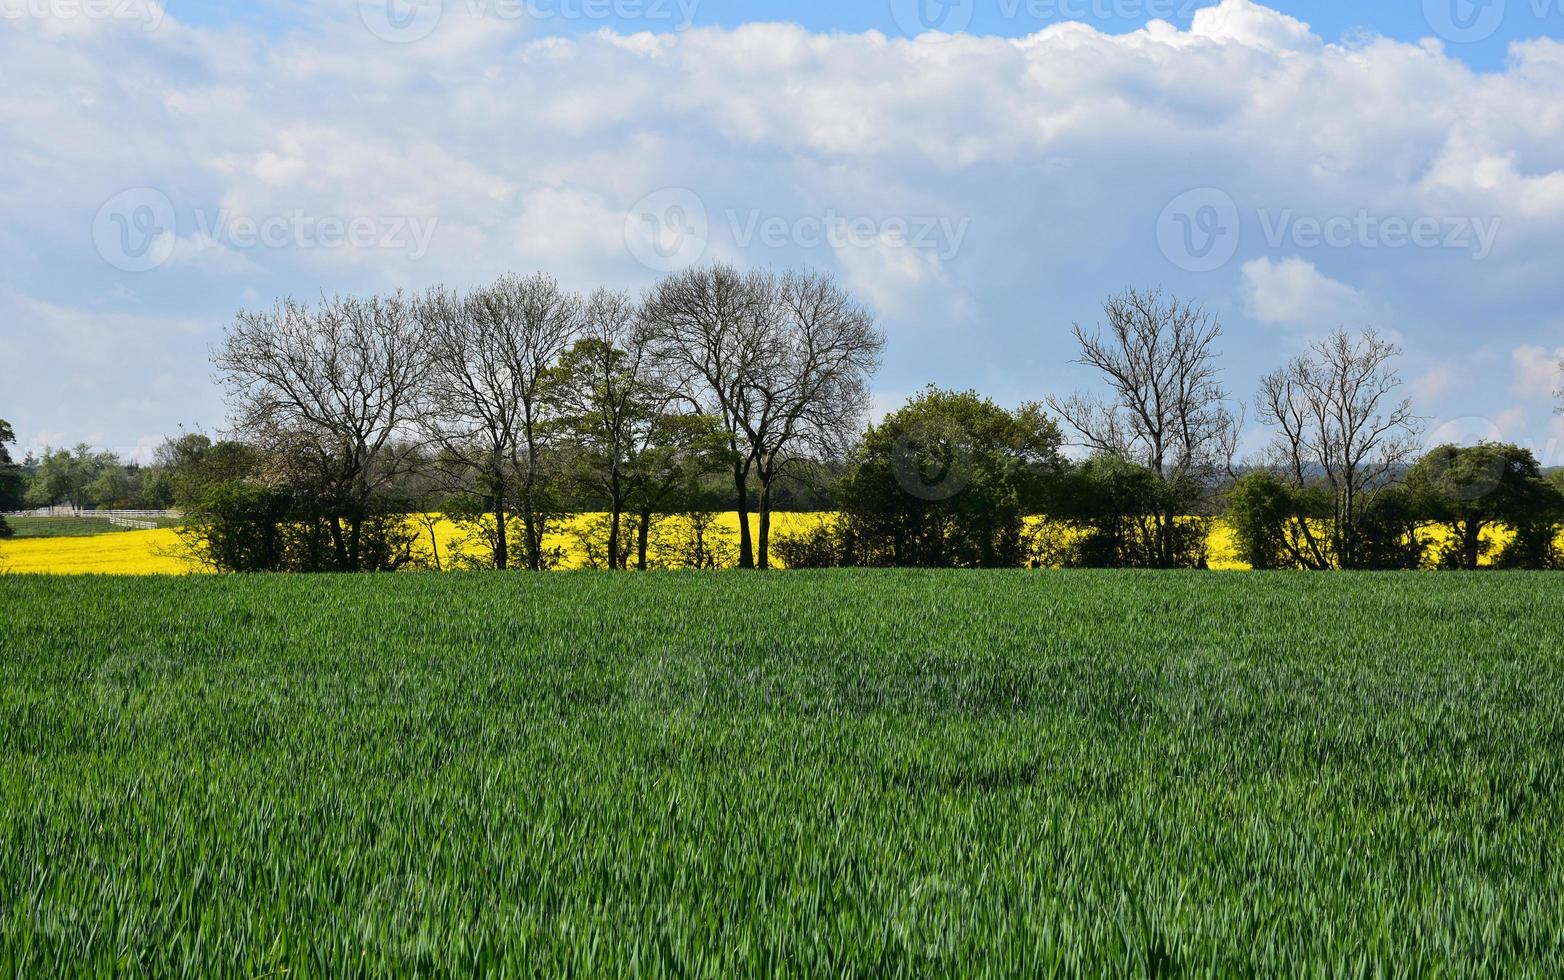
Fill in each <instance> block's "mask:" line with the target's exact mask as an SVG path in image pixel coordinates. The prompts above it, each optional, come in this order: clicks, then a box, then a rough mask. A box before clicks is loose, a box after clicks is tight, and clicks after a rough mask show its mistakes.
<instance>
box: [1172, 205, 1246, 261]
mask: <svg viewBox="0 0 1564 980" xmlns="http://www.w3.org/2000/svg"><path fill="white" fill-rule="evenodd" d="M1242 237H1243V236H1242V225H1241V223H1240V221H1239V217H1238V204H1237V202H1235V201H1234V200H1233V197H1232V195H1230V194H1228V193H1227V192H1226V191H1222V190H1218V189H1216V188H1215V187H1199V188H1196V189H1195V190H1191V191H1185V192H1184V193H1183V194H1180V195H1179V196H1178V197H1175V198H1174V199H1173V200H1171V201H1169V202H1168V206H1167V207H1165V208H1163V209H1162V214H1161V215H1160V216H1159V217H1158V218H1157V245H1158V246H1159V247H1160V248H1161V249H1162V254H1163V255H1164V256H1166V257H1167V259H1168V261H1169V262H1172V263H1173V264H1174V265H1176V266H1178V267H1179V268H1180V269H1183V270H1184V271H1185V272H1214V271H1215V270H1217V269H1220V268H1222V266H1224V265H1226V264H1227V263H1229V262H1231V261H1232V259H1233V256H1234V255H1236V254H1237V253H1238V244H1239V241H1240V240H1241V238H1242Z"/></svg>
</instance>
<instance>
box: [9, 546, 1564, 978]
mask: <svg viewBox="0 0 1564 980" xmlns="http://www.w3.org/2000/svg"><path fill="white" fill-rule="evenodd" d="M1561 638H1564V578H1558V577H1547V576H1533V577H1528V576H1503V575H1486V576H1462V575H1448V576H1432V575H1409V576H1399V577H1398V576H1382V577H1372V576H1359V575H1348V574H1342V575H1332V576H1307V575H1297V574H1287V575H1274V576H1273V575H1259V574H1257V575H1243V576H1220V575H1209V574H1207V575H1201V574H1177V573H1150V574H1137V573H1125V572H1117V573H1095V574H1094V573H1023V572H1015V573H1003V572H999V573H964V572H942V573H917V572H907V573H863V572H839V573H788V574H769V575H766V574H761V575H753V574H752V575H747V576H746V575H739V574H707V575H617V576H611V575H589V574H576V575H568V574H561V575H553V576H536V577H529V576H524V575H511V576H498V575H489V576H463V575H452V576H420V575H403V576H389V577H368V576H365V577H355V578H285V577H278V578H254V579H232V578H227V579H225V578H209V579H189V580H186V579H161V580H143V579H125V580H86V579H51V578H32V577H26V578H21V577H15V576H9V577H8V576H0V660H3V667H4V674H3V677H4V684H3V688H0V739H3V751H0V975H3V976H7V977H9V976H15V975H26V976H71V975H77V974H87V973H91V974H97V975H104V976H107V975H110V974H114V975H146V976H172V975H180V976H191V977H216V976H232V977H252V978H253V977H262V976H266V977H278V978H281V977H306V976H358V975H371V974H379V975H408V974H412V973H414V972H417V973H418V974H420V975H424V976H429V975H451V976H463V977H465V976H476V975H496V976H497V975H502V974H503V975H512V976H516V975H526V976H556V975H560V974H568V975H576V976H620V975H628V974H637V975H643V976H655V975H676V976H712V977H718V976H731V975H735V974H739V975H756V974H764V975H775V974H785V975H792V976H815V975H827V974H829V975H834V976H866V977H867V976H872V977H881V976H898V975H900V976H929V975H981V974H989V975H998V974H1008V975H1030V976H1036V975H1063V976H1076V975H1088V976H1121V975H1126V974H1127V975H1156V976H1168V975H1191V974H1193V975H1221V976H1231V975H1249V974H1262V975H1275V974H1285V975H1311V976H1319V977H1338V976H1385V977H1391V976H1425V975H1436V976H1437V975H1445V976H1495V977H1497V976H1516V975H1521V976H1526V975H1529V976H1537V977H1555V976H1559V975H1561V973H1564V925H1561V924H1564V811H1561V805H1564V801H1561V794H1564V650H1561Z"/></svg>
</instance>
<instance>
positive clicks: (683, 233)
mask: <svg viewBox="0 0 1564 980" xmlns="http://www.w3.org/2000/svg"><path fill="white" fill-rule="evenodd" d="M721 218H722V221H723V222H724V223H725V225H726V231H727V236H728V239H729V240H730V241H732V243H733V244H734V245H735V246H736V247H737V248H740V249H751V248H769V249H783V248H798V249H806V250H807V249H817V248H823V247H827V246H829V247H830V248H832V249H833V250H835V251H838V252H840V251H846V250H850V249H881V250H886V249H910V250H915V251H920V252H924V253H926V254H928V255H931V256H933V257H934V259H936V260H938V261H942V262H945V261H950V260H951V259H954V258H955V257H956V255H957V253H958V252H960V250H961V247H962V245H963V244H964V243H965V241H966V238H967V232H968V231H969V230H970V229H971V225H972V220H971V219H970V218H960V219H957V218H951V217H948V216H947V217H936V216H892V217H868V216H856V217H855V216H850V215H844V214H841V213H839V212H837V211H835V210H827V211H825V212H823V213H821V214H806V215H782V214H775V213H770V212H768V211H766V210H764V209H761V208H748V209H739V208H728V209H726V210H725V211H723V212H722V215H721ZM712 231H713V228H712V219H711V213H710V212H709V211H708V210H707V207H706V202H705V201H703V200H702V199H701V196H700V195H699V194H696V193H695V192H694V191H692V190H690V189H688V188H685V187H668V188H664V189H662V190H659V191H654V192H653V193H651V194H648V195H646V196H645V197H643V198H641V199H640V200H639V201H637V202H636V203H635V204H634V205H632V206H631V208H630V210H629V211H628V212H627V213H626V215H625V226H624V234H625V245H626V246H627V247H628V248H629V250H630V254H631V255H632V256H634V257H635V259H636V261H638V262H640V263H641V264H642V265H644V266H646V267H647V268H649V269H652V270H653V271H657V272H672V271H673V270H675V269H680V268H684V267H686V266H689V265H692V264H695V263H697V262H699V261H700V260H701V259H702V258H703V257H705V255H706V251H707V249H708V248H709V247H710V244H711V239H712Z"/></svg>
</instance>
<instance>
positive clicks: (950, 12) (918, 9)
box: [891, 0, 977, 38]
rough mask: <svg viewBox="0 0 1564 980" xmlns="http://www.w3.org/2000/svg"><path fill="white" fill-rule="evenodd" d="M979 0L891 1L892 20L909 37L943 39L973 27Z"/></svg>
mask: <svg viewBox="0 0 1564 980" xmlns="http://www.w3.org/2000/svg"><path fill="white" fill-rule="evenodd" d="M976 7H977V2H976V0H891V17H892V18H894V19H895V21H896V26H897V27H899V28H901V32H902V33H903V34H905V35H907V36H908V37H915V38H939V37H942V36H949V35H951V34H958V33H960V32H961V31H964V30H966V29H967V28H968V27H969V26H971V24H972V15H973V13H974V12H975V9H976Z"/></svg>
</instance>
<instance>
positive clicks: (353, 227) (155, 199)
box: [92, 187, 439, 272]
mask: <svg viewBox="0 0 1564 980" xmlns="http://www.w3.org/2000/svg"><path fill="white" fill-rule="evenodd" d="M192 214H193V218H194V234H193V235H192V236H190V237H189V238H185V239H181V238H180V237H179V222H178V218H177V216H176V214H175V211H174V204H173V202H172V201H171V200H170V199H169V197H168V195H166V194H164V193H163V192H162V191H159V190H156V189H154V188H150V187H136V188H132V189H130V190H127V191H122V192H120V193H119V194H116V195H114V196H113V197H111V198H110V199H109V200H108V201H106V202H104V204H103V206H102V207H101V208H99V209H98V214H97V216H96V217H95V218H94V219H93V223H92V240H93V244H94V246H95V247H96V248H97V250H98V254H99V255H100V256H102V258H103V260H104V261H105V262H107V263H109V264H110V265H112V266H113V267H114V268H116V269H119V270H121V271H124V272H149V271H151V270H153V269H156V268H158V267H160V266H163V265H165V264H167V263H168V262H169V260H170V259H173V258H175V256H176V255H177V256H178V257H179V258H180V259H181V261H183V260H184V259H187V258H190V259H197V260H199V259H200V257H201V255H202V253H208V252H222V251H229V250H232V251H235V252H243V251H247V250H251V249H262V248H265V249H284V248H295V249H326V250H337V249H358V250H369V249H384V250H387V251H399V252H406V253H408V254H409V255H410V256H411V257H412V258H413V259H414V260H418V259H421V258H423V257H424V256H425V255H427V254H428V252H429V248H430V246H431V244H432V243H433V240H434V233H435V228H436V226H437V225H438V222H439V219H438V218H435V217H432V216H431V217H427V218H419V217H415V216H407V215H375V216H371V215H358V216H354V217H342V216H338V215H314V214H310V213H309V212H307V211H304V210H302V209H296V210H294V211H291V212H289V213H286V214H274V215H265V216H255V215H236V214H230V213H229V212H227V211H218V212H216V213H212V212H208V211H205V210H203V209H200V208H197V209H196V210H195V211H194V212H193V213H192Z"/></svg>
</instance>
